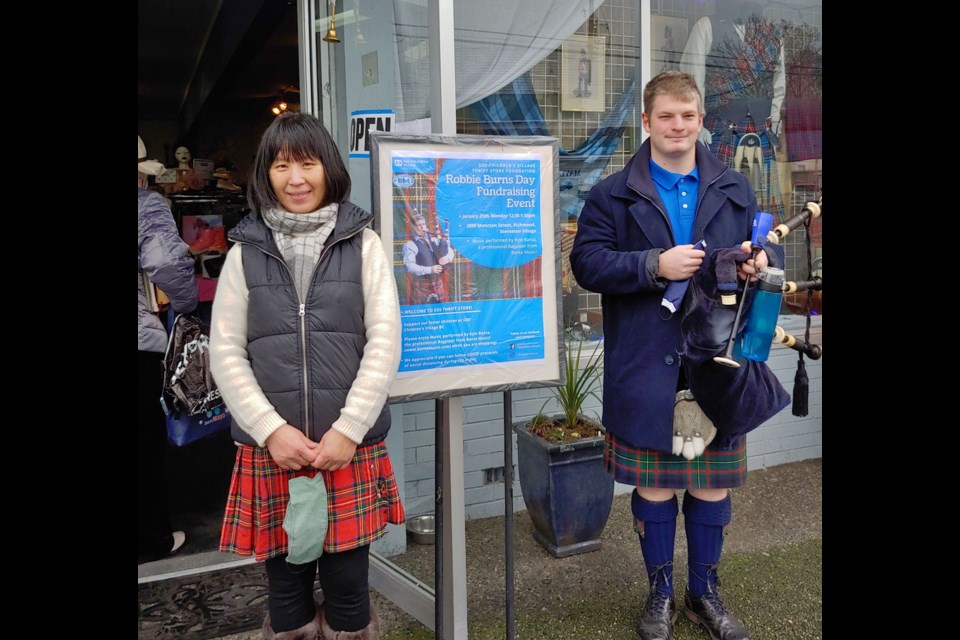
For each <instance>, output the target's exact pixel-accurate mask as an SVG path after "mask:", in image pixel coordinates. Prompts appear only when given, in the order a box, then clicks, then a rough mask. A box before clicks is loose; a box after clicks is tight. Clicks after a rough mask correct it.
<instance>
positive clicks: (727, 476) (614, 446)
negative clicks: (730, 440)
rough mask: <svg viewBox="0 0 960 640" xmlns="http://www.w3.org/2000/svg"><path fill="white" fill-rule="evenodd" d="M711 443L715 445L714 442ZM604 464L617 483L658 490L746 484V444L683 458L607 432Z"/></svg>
mask: <svg viewBox="0 0 960 640" xmlns="http://www.w3.org/2000/svg"><path fill="white" fill-rule="evenodd" d="M711 444H712V443H711ZM603 461H604V463H605V464H606V465H607V471H608V472H610V473H611V474H612V475H613V477H614V479H615V480H616V481H617V482H622V483H624V484H629V485H632V486H634V487H648V488H657V489H730V488H732V487H740V486H743V485H744V484H746V482H747V441H746V438H745V437H740V438H738V439H737V444H736V446H734V447H733V448H732V449H713V448H710V447H707V449H706V450H705V451H704V452H703V455H701V456H699V457H697V458H694V459H693V460H687V459H686V458H684V457H683V456H675V455H673V454H671V453H665V452H663V451H656V450H654V449H643V448H637V447H634V446H632V445H630V444H629V443H627V442H625V441H623V440H619V439H617V437H616V436H615V435H613V434H612V433H610V431H607V437H606V447H605V448H604V451H603Z"/></svg>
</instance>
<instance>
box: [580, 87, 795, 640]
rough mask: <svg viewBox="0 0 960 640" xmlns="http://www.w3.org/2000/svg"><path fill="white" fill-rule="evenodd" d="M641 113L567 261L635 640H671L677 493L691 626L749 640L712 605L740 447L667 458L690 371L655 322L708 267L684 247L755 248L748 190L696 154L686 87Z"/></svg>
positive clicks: (753, 266) (743, 467)
mask: <svg viewBox="0 0 960 640" xmlns="http://www.w3.org/2000/svg"><path fill="white" fill-rule="evenodd" d="M643 107H644V112H643V114H642V120H643V128H644V130H645V131H647V133H649V135H650V137H649V139H648V140H647V141H645V142H644V143H643V144H642V145H641V147H640V149H639V150H638V151H637V152H636V154H634V156H633V158H631V159H630V161H629V162H628V163H627V165H626V166H625V167H624V168H623V170H621V171H620V172H618V173H616V174H614V175H612V176H610V177H608V178H606V179H605V180H603V181H602V182H600V183H599V184H597V185H596V186H595V187H594V188H593V189H592V190H591V191H590V193H589V195H588V196H587V200H586V203H585V204H584V207H583V211H582V213H581V215H580V221H579V229H578V231H577V237H576V240H575V241H574V246H573V250H572V252H571V255H570V263H571V266H572V268H573V273H574V276H575V277H576V279H577V282H579V283H580V285H581V286H582V287H584V288H586V289H588V290H590V291H595V292H599V293H601V294H603V297H602V305H603V324H604V336H605V344H606V347H605V349H604V388H603V395H604V403H603V424H604V426H605V427H606V429H607V445H606V451H605V457H606V461H607V468H608V470H610V471H611V473H612V474H613V475H614V477H615V478H616V479H617V480H618V481H619V482H624V483H630V484H633V485H634V486H636V487H637V489H636V490H635V491H634V494H633V498H632V509H633V515H634V524H635V528H636V530H637V533H638V534H639V536H640V548H641V551H642V554H643V558H644V563H645V565H646V569H647V574H648V577H649V580H650V592H649V597H648V598H647V601H646V605H645V607H644V611H643V615H642V620H641V622H640V627H639V633H640V637H641V638H643V640H668V639H669V638H671V637H672V631H673V623H674V622H675V620H676V615H677V614H676V608H675V604H674V593H673V550H674V537H675V533H676V518H677V514H678V511H679V510H678V500H677V494H676V490H677V489H685V490H686V492H685V494H684V498H683V512H684V516H685V518H684V525H685V529H686V534H687V543H688V554H689V555H688V580H687V592H686V596H685V604H686V614H687V617H688V618H690V619H691V620H693V621H694V622H696V623H698V624H702V625H703V626H705V627H706V628H707V629H708V631H709V633H710V636H711V638H712V639H713V640H718V639H719V640H746V639H747V638H749V635H748V633H747V630H746V629H745V628H744V626H743V624H742V623H741V622H740V621H739V620H737V619H736V618H735V617H734V616H733V615H732V614H731V613H730V612H729V611H727V609H726V607H725V605H724V603H723V601H722V600H721V599H720V594H719V592H718V591H717V565H718V563H719V561H720V553H721V550H722V545H723V533H724V531H723V530H724V526H725V525H727V524H728V523H729V522H730V515H731V508H730V497H729V495H728V493H727V489H728V488H729V487H734V486H740V485H741V484H743V483H744V482H745V481H746V471H747V459H746V450H745V438H743V437H735V438H733V443H732V444H730V442H729V439H721V438H718V439H717V440H714V442H713V443H712V444H711V445H710V446H708V447H707V448H706V450H705V451H704V452H703V454H702V455H701V456H700V457H698V458H696V459H694V460H692V461H690V460H687V459H686V458H684V457H680V456H676V455H673V454H672V453H671V451H672V435H673V426H674V425H673V416H674V404H675V402H676V398H677V392H678V391H680V390H683V389H686V387H687V374H686V372H685V371H684V369H685V367H687V366H689V363H688V362H686V361H685V358H682V357H681V355H680V354H681V353H682V347H683V342H682V336H681V330H680V324H681V320H680V316H681V314H674V315H672V316H671V317H670V318H668V319H662V318H661V316H660V306H661V300H662V299H663V294H664V291H665V289H666V287H667V284H668V283H669V282H671V281H682V280H687V279H689V278H691V276H693V275H694V273H696V271H697V269H698V268H699V267H700V264H701V262H703V259H704V256H705V252H704V251H701V250H699V249H695V248H694V246H693V244H692V243H693V242H695V241H699V240H705V241H706V246H707V247H708V249H719V248H721V247H723V248H731V247H738V246H740V247H741V248H742V250H743V251H744V252H745V253H749V252H750V249H749V243H746V245H743V244H742V243H743V242H744V241H745V240H746V239H748V238H749V237H750V228H751V224H752V222H753V218H754V214H755V213H756V211H757V202H756V199H755V197H754V194H753V190H752V189H751V187H750V185H749V184H748V183H747V181H746V179H745V178H744V176H742V175H740V174H739V173H737V172H735V171H732V170H729V169H728V168H727V167H726V165H725V164H723V163H722V162H720V161H719V160H718V159H717V158H715V157H714V156H713V155H711V154H710V152H709V150H708V149H707V148H706V147H705V146H704V145H702V144H699V143H698V142H697V137H698V135H699V133H700V130H701V127H702V126H703V102H702V99H701V96H700V92H699V90H698V89H697V84H696V81H695V80H694V79H693V77H691V76H690V75H689V74H686V73H681V72H679V71H665V72H663V73H661V74H659V75H658V76H656V77H654V78H653V79H652V80H651V81H650V82H649V83H648V84H647V86H646V88H645V90H644V93H643ZM767 262H768V256H767V255H766V253H765V251H761V252H760V253H759V254H758V255H757V257H756V259H748V260H745V261H743V262H742V263H741V264H739V265H738V266H737V275H738V277H739V278H740V279H741V280H744V279H746V278H747V277H750V276H754V275H755V274H756V273H757V272H758V271H759V270H760V269H763V268H764V267H765V266H766V265H767ZM770 262H771V264H772V263H774V262H776V263H778V264H781V263H782V254H780V253H776V252H775V253H774V255H773V257H772V259H771V260H770ZM681 363H682V366H681ZM718 366H719V365H718ZM721 368H722V367H721ZM721 440H722V441H723V442H724V444H725V445H727V446H721V445H720V442H721Z"/></svg>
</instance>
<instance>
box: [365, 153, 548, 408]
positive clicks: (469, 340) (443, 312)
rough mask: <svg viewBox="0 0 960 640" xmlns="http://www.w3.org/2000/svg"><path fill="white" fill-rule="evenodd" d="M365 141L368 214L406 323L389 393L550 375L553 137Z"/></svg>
mask: <svg viewBox="0 0 960 640" xmlns="http://www.w3.org/2000/svg"><path fill="white" fill-rule="evenodd" d="M470 138H481V139H482V140H484V141H486V143H487V144H486V145H485V146H484V147H483V148H482V149H481V148H478V147H477V146H476V145H475V144H470V142H471V140H470ZM372 140H373V145H374V146H373V154H374V155H373V156H372V162H373V164H374V168H373V175H374V176H375V179H374V181H375V187H374V190H375V194H374V201H375V204H374V211H375V213H376V214H377V215H376V219H377V221H378V223H379V229H378V231H379V232H380V234H381V238H382V239H383V241H384V246H385V247H386V248H387V250H388V254H389V255H392V256H393V259H394V275H395V278H396V282H397V291H398V295H399V298H400V315H401V325H402V340H401V343H402V349H401V360H400V366H399V373H398V375H397V379H396V382H395V383H394V389H393V391H392V392H391V397H392V398H396V397H398V396H402V397H404V398H405V399H414V397H422V396H425V395H429V396H430V397H436V396H437V395H438V393H440V394H442V393H443V392H451V393H453V392H465V391H466V390H469V391H470V392H481V391H492V390H505V389H508V388H518V387H527V386H538V384H539V386H543V384H548V383H552V384H556V383H557V382H558V381H559V379H560V368H559V362H560V361H561V359H560V357H559V353H558V349H559V344H558V327H559V323H560V317H559V315H558V310H557V300H558V291H557V277H556V274H557V273H558V270H557V265H556V261H557V256H558V255H559V252H558V251H557V247H556V246H555V244H556V242H557V238H558V237H559V234H558V224H559V222H558V220H557V216H556V211H557V199H556V198H557V196H556V184H557V150H558V148H559V147H558V146H557V145H556V144H555V139H554V138H542V137H533V138H532V139H529V140H524V139H521V140H520V141H519V142H518V141H517V138H509V139H508V140H509V141H510V143H509V144H507V145H501V144H498V145H496V146H493V147H491V146H490V145H489V142H490V140H491V138H489V137H483V136H476V137H471V136H458V137H457V138H455V139H452V138H451V139H447V138H445V137H443V136H398V135H376V136H374V137H373V138H372ZM497 140H498V142H499V141H500V140H502V139H499V138H498V139H497ZM531 383H533V384H531Z"/></svg>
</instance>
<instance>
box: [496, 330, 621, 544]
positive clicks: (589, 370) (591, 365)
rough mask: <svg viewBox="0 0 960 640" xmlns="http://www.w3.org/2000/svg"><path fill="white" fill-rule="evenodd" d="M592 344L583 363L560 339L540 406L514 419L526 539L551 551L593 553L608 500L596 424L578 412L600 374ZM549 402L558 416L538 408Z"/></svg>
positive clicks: (576, 348)
mask: <svg viewBox="0 0 960 640" xmlns="http://www.w3.org/2000/svg"><path fill="white" fill-rule="evenodd" d="M602 357H603V354H602V353H601V352H600V343H599V342H598V343H597V344H596V346H595V347H594V349H593V353H592V354H591V355H590V357H589V358H586V360H585V361H584V354H583V343H582V342H577V343H576V344H573V343H568V344H567V352H566V361H565V362H566V373H565V376H564V379H563V381H562V382H561V384H560V385H558V386H557V387H554V388H553V390H552V391H553V397H552V398H548V399H547V401H546V402H544V404H543V406H542V407H541V408H540V412H539V413H538V414H537V415H536V416H534V417H533V418H531V419H530V420H527V421H520V422H515V423H514V425H513V429H514V431H515V432H516V434H517V454H518V455H517V460H518V467H519V472H520V489H521V491H522V492H523V501H524V503H525V504H526V505H527V512H528V513H529V514H530V518H531V520H532V521H533V528H534V531H533V537H534V539H535V540H536V541H537V542H539V543H540V545H541V546H543V548H544V549H546V550H547V551H548V552H549V553H550V554H551V555H553V556H555V557H558V558H562V557H565V556H569V555H573V554H577V553H585V552H588V551H596V550H597V549H599V548H600V546H601V543H600V534H601V532H602V531H603V528H604V526H605V525H606V522H607V518H608V517H609V515H610V508H611V506H612V504H613V484H614V483H613V476H612V475H610V474H609V473H607V470H606V466H605V465H604V460H603V451H604V436H605V432H604V428H603V425H601V424H600V422H599V421H597V420H593V419H592V418H588V417H586V416H584V415H583V404H584V402H585V401H586V400H587V398H589V397H591V396H592V397H594V398H596V399H597V400H601V398H600V396H599V395H597V390H598V388H599V387H600V384H601V383H600V380H601V375H602V366H601V362H602V360H601V359H602ZM553 401H556V403H557V404H558V405H559V406H560V409H561V411H562V412H563V414H562V415H556V416H552V417H551V416H548V415H547V414H545V413H544V412H543V411H544V409H545V408H546V407H547V404H548V403H550V402H553Z"/></svg>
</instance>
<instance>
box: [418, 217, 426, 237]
mask: <svg viewBox="0 0 960 640" xmlns="http://www.w3.org/2000/svg"><path fill="white" fill-rule="evenodd" d="M417 235H418V236H424V237H426V235H427V221H426V220H424V219H423V218H417Z"/></svg>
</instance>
